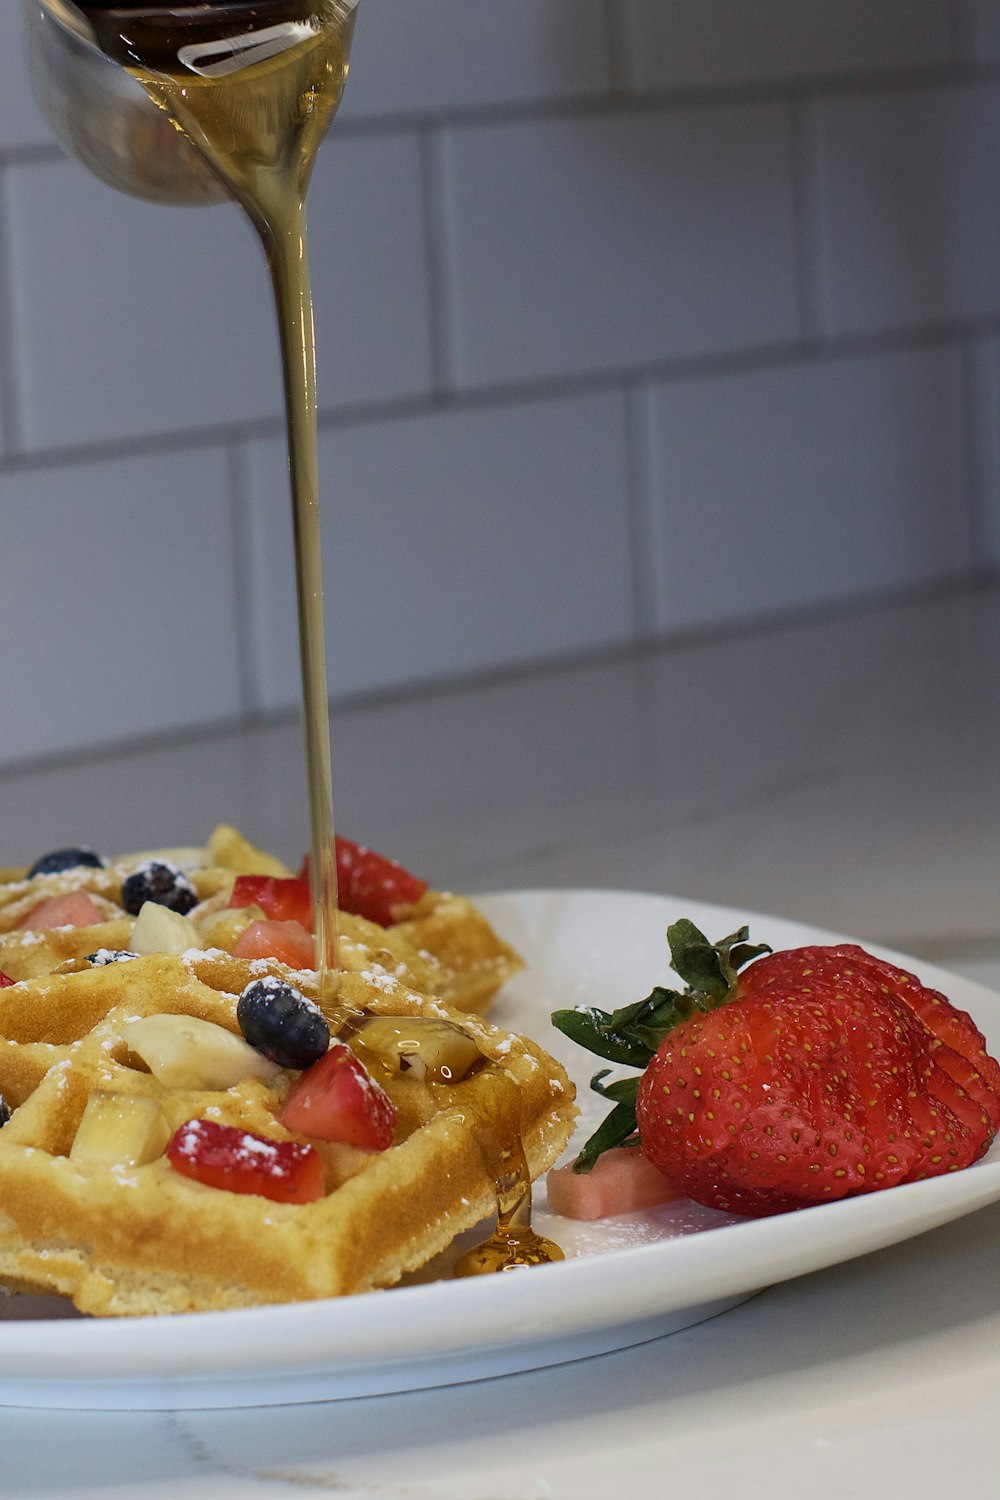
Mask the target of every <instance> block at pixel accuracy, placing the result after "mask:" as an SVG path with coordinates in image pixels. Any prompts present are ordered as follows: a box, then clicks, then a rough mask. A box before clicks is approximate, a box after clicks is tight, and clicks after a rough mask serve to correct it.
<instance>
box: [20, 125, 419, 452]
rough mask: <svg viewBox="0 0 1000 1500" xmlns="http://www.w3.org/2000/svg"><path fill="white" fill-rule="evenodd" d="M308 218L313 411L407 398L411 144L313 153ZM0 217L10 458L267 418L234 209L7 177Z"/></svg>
mask: <svg viewBox="0 0 1000 1500" xmlns="http://www.w3.org/2000/svg"><path fill="white" fill-rule="evenodd" d="M98 210H99V211H98ZM310 214H311V227H312V241H311V258H312V269H313V278H314V282H315V291H316V316H317V323H318V327H319V334H318V337H319V338H321V339H322V344H321V356H320V358H321V371H320V387H319V391H320V401H321V403H322V404H324V405H336V404H338V403H340V402H345V401H359V400H361V401H365V400H375V399H389V398H393V397H397V396H400V395H402V394H406V393H408V392H411V391H419V390H421V389H423V388H424V387H425V386H426V384H427V381H428V379H429V368H430V355H429V330H428V309H427V294H426V273H425V257H424V251H423V228H422V223H421V217H420V215H421V210H420V201H419V177H418V173H417V170H416V146H415V144H414V142H413V141H412V140H411V139H409V138H406V137H402V138H399V137H379V138H376V139H371V140H351V139H334V140H331V141H329V142H327V146H326V150H325V152H324V154H323V156H322V158H321V160H320V162H319V164H318V166H317V169H316V174H315V177H314V180H313V186H312V191H311V194H310ZM9 216H10V220H11V225H12V232H13V245H14V255H13V293H14V315H15V327H16V335H17V337H16V346H17V358H18V361H19V367H20V371H21V380H20V390H21V393H22V414H21V421H22V430H23V441H24V446H25V447H26V448H27V449H29V450H30V449H37V448H46V447H59V446H62V445H65V444H70V443H87V442H101V441H109V440H113V439H116V438H120V437H123V436H131V435H137V434H145V433H164V432H171V431H173V430H176V429H178V428H188V427H199V426H206V425H221V424H224V423H233V422H247V421H253V420H255V419H257V418H261V417H267V416H272V417H278V416H280V413H281V401H282V385H281V373H280V363H279V359H278V348H277V338H276V334H275V320H274V312H273V307H272V301H271V290H270V282H269V279H268V274H267V269H266V265H265V261H264V256H263V252H262V250H261V248H260V245H259V243H258V241H257V237H256V235H255V234H254V232H253V230H252V229H251V227H250V225H249V223H248V222H247V221H246V219H245V218H244V217H243V215H242V214H241V213H240V211H239V210H238V209H237V208H236V207H235V206H233V205H230V204H221V205H217V206H215V207H213V208H208V209H206V208H201V209H175V208H164V207H161V206H159V205H153V204H148V203H138V202H135V201H133V200H132V199H130V198H126V197H124V196H123V195H121V194H119V193H116V192H114V191H112V189H110V188H107V187H105V186H104V185H103V184H101V183H96V182H93V181H92V180H91V179H90V178H89V177H88V176H87V175H86V174H85V173H84V172H83V171H82V169H80V168H78V167H76V166H75V165H72V164H67V163H63V162H53V163H51V164H47V165H45V166H37V165H23V166H14V167H12V168H11V169H10V173H9Z"/></svg>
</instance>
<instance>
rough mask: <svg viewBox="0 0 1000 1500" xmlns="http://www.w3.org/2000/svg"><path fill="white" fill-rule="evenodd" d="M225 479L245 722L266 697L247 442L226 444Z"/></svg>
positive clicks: (238, 656)
mask: <svg viewBox="0 0 1000 1500" xmlns="http://www.w3.org/2000/svg"><path fill="white" fill-rule="evenodd" d="M226 480H227V486H228V498H229V530H230V537H231V543H232V557H231V559H230V568H231V573H232V579H233V589H234V602H235V626H236V659H237V662H238V664H239V694H240V702H241V704H242V706H243V715H244V717H245V719H247V720H250V719H252V718H253V717H254V716H255V715H257V714H259V713H260V711H261V706H262V704H263V697H264V695H263V684H262V681H261V663H260V651H259V649H258V646H259V642H258V638H257V629H256V626H255V624H254V619H255V613H254V612H255V608H256V605H257V603H258V602H259V601H258V592H257V589H256V588H255V587H254V551H255V549H254V541H255V527H256V517H255V514H254V507H253V504H252V497H251V485H250V464H249V455H248V453H247V447H246V443H245V442H242V441H238V440H234V441H231V442H230V443H228V444H227V447H226Z"/></svg>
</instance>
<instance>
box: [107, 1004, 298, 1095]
mask: <svg viewBox="0 0 1000 1500" xmlns="http://www.w3.org/2000/svg"><path fill="white" fill-rule="evenodd" d="M122 1040H123V1041H124V1043H125V1045H126V1046H127V1047H128V1049H129V1051H130V1052H133V1053H134V1054H135V1055H136V1057H140V1058H141V1059H142V1061H143V1062H144V1063H145V1064H146V1066H147V1068H148V1069H149V1071H150V1072H151V1073H152V1075H153V1077H154V1078H155V1079H156V1081H157V1083H162V1084H163V1086H164V1088H170V1089H229V1088H232V1087H233V1085H234V1084H237V1083H241V1082H242V1081H243V1079H244V1078H260V1079H263V1081H264V1082H265V1083H270V1082H272V1081H273V1080H274V1079H275V1078H276V1077H277V1076H278V1074H279V1073H280V1072H281V1069H280V1068H279V1067H278V1066H277V1064H276V1063H273V1062H269V1061H268V1059H267V1058H266V1057H264V1056H262V1055H261V1053H259V1052H257V1051H255V1049H254V1048H253V1047H251V1046H250V1044H249V1043H248V1042H245V1041H244V1040H243V1038H242V1037H239V1036H234V1035H233V1033H232V1032H231V1031H227V1030H226V1029H225V1027H224V1026H216V1025H215V1024H214V1022H212V1021H202V1020H199V1019H198V1017H197V1016H170V1015H162V1016H142V1017H140V1018H139V1020H137V1021H129V1022H127V1023H126V1025H125V1026H123V1027H122Z"/></svg>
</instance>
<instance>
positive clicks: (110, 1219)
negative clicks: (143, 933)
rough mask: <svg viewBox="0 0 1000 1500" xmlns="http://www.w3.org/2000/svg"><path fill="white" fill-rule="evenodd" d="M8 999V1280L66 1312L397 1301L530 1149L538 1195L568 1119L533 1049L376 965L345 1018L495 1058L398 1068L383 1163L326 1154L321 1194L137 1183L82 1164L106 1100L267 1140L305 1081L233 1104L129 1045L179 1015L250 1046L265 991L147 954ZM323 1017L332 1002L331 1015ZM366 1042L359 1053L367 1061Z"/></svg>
mask: <svg viewBox="0 0 1000 1500" xmlns="http://www.w3.org/2000/svg"><path fill="white" fill-rule="evenodd" d="M67 968H69V969H71V970H72V972H64V973H57V974H51V975H47V976H44V977H42V978H39V979H35V980H32V981H25V982H21V983H18V984H15V985H14V986H11V987H8V988H6V989H3V990H0V1093H2V1094H3V1095H4V1097H5V1099H6V1101H7V1104H8V1105H9V1106H10V1107H11V1108H12V1109H13V1113H12V1115H11V1118H10V1121H9V1123H8V1124H7V1125H6V1126H4V1127H3V1129H0V1282H2V1283H4V1284H6V1285H7V1286H8V1287H10V1288H12V1289H14V1290H25V1289H32V1290H39V1289H41V1290H45V1291H49V1292H55V1293H60V1294H63V1295H66V1296H70V1297H72V1298H73V1300H74V1301H75V1303H76V1304H77V1306H78V1307H79V1308H81V1309H82V1310H83V1311H86V1312H91V1313H96V1314H138V1313H165V1312H184V1311H192V1310H202V1309H216V1308H229V1307H242V1306H248V1305H254V1304H258V1303H264V1302H284V1301H294V1300H308V1299H312V1298H320V1297H334V1296H340V1295H344V1294H346V1293H352V1292H360V1291H365V1290H369V1289H372V1288H376V1287H383V1286H388V1285H391V1284H392V1283H393V1282H395V1281H396V1280H398V1278H399V1277H400V1276H401V1275H402V1274H404V1273H405V1272H407V1271H409V1270H411V1269H414V1268H416V1267H418V1266H420V1265H422V1264H423V1263H424V1262H425V1261H427V1260H428V1259H429V1258H431V1257H432V1256H434V1255H436V1254H437V1253H439V1252H440V1251H441V1250H443V1249H444V1248H445V1247H446V1246H447V1245H448V1244H449V1243H450V1242H451V1240H452V1239H453V1237H454V1236H455V1235H456V1234H458V1233H459V1232H460V1231H462V1230H464V1229H468V1228H471V1227H472V1226H473V1225H475V1224H477V1223H478V1222H479V1221H481V1220H482V1219H483V1218H485V1217H487V1216H488V1215H489V1214H490V1213H491V1211H492V1210H493V1209H494V1208H495V1206H496V1177H497V1173H498V1170H499V1168H498V1160H499V1156H500V1154H502V1153H503V1151H505V1150H506V1149H507V1148H508V1147H510V1146H511V1145H512V1144H514V1143H516V1140H517V1138H518V1135H520V1137H521V1139H522V1140H523V1145H524V1151H525V1155H526V1158H527V1162H528V1165H529V1168H530V1173H531V1176H532V1178H534V1177H537V1176H538V1175H539V1174H540V1173H542V1172H543V1171H545V1170H546V1169H547V1168H548V1167H549V1166H550V1165H551V1164H552V1163H553V1162H554V1160H555V1159H556V1157H557V1156H558V1155H559V1154H560V1152H561V1151H562V1149H563V1147H564V1146H565V1144H566V1142H567V1140H568V1138H569V1135H570V1133H571V1130H572V1125H573V1119H574V1116H575V1114H576V1110H575V1107H574V1104H573V1089H572V1085H571V1084H570V1083H569V1081H568V1079H567V1077H566V1074H565V1073H564V1072H563V1070H562V1068H561V1067H560V1066H559V1065H558V1064H557V1063H556V1062H555V1061H554V1060H553V1059H552V1058H550V1057H548V1056H547V1055H546V1054H545V1053H544V1052H543V1051H542V1050H541V1049H540V1048H538V1047H537V1046H535V1045H534V1044H533V1043H531V1042H529V1041H527V1040H525V1039H524V1038H521V1037H518V1036H512V1035H509V1034H507V1033H505V1032H503V1031H501V1030H499V1029H498V1028H496V1027H494V1026H491V1025H489V1024H487V1023H486V1022H484V1021H482V1020H481V1019H479V1018H478V1017H470V1016H467V1015H460V1014H459V1013H457V1012H455V1011H454V1010H452V1009H451V1008H450V1007H449V1006H447V1005H445V1004H443V1002H441V1001H440V1000H434V999H431V998H429V997H428V996H426V995H418V994H417V993H415V992H414V991H412V990H410V989H408V988H407V987H406V986H404V985H403V984H402V983H400V982H399V981H398V980H397V979H395V978H394V977H392V976H391V975H390V974H389V973H387V972H386V971H385V970H383V969H381V968H380V967H379V966H378V965H377V964H376V963H375V962H374V961H373V959H372V957H371V955H369V961H368V964H367V966H366V967H365V968H364V969H362V970H361V971H360V972H356V973H343V974H341V975H339V976H338V980H337V983H338V991H337V994H336V1002H337V1004H338V1005H342V1006H344V1007H346V1008H347V1009H349V1010H350V1011H352V1012H364V1013H366V1014H370V1015H374V1016H397V1017H405V1018H414V1017H422V1018H426V1019H428V1020H445V1021H451V1022H454V1023H458V1024H460V1026H461V1027H462V1029H463V1030H464V1031H465V1032H466V1033H467V1034H468V1035H471V1037H472V1038H473V1039H474V1041H475V1043H476V1044H477V1046H478V1048H479V1050H480V1052H481V1053H482V1054H483V1057H484V1059H485V1061H484V1062H483V1064H482V1066H480V1067H479V1068H478V1071H476V1070H473V1071H472V1072H471V1073H470V1075H469V1076H468V1077H467V1078H465V1079H463V1080H462V1081H461V1082H458V1083H456V1084H450V1085H446V1084H443V1083H431V1082H428V1081H426V1079H421V1078H419V1077H416V1076H413V1074H412V1073H401V1072H397V1071H395V1070H389V1069H388V1064H387V1065H386V1068H387V1071H386V1074H385V1076H382V1071H381V1070H379V1081H380V1082H381V1083H382V1084H383V1087H384V1088H385V1089H386V1091H387V1093H388V1094H389V1095H390V1097H391V1099H392V1101H393V1104H394V1106H395V1109H396V1114H397V1128H396V1135H395V1138H394V1143H393V1144H392V1145H391V1146H390V1147H389V1148H388V1149H387V1150H385V1151H382V1152H371V1153H370V1152H364V1151H359V1150H356V1149H354V1148H351V1147H347V1146H336V1145H325V1144H322V1143H316V1145H317V1148H318V1149H319V1150H320V1152H321V1154H322V1156H323V1158H324V1161H325V1164H326V1174H327V1192H326V1196H325V1197H322V1198H320V1199H318V1200H317V1201H315V1202H313V1203H308V1204H302V1205H290V1204H282V1203H275V1202H272V1201H270V1200H269V1199H267V1198H264V1197H259V1196H256V1195H253V1194H237V1193H232V1192H228V1191H225V1190H223V1189H218V1188H211V1187H206V1186H203V1185H201V1184H200V1183H197V1182H193V1181H191V1180H190V1179H188V1178H187V1177H184V1176H182V1175H180V1174H179V1173H177V1172H176V1171H175V1170H174V1169H173V1167H171V1165H170V1164H169V1162H168V1161H167V1160H166V1158H165V1157H163V1156H162V1155H160V1156H157V1157H156V1159H154V1160H152V1161H150V1162H149V1163H148V1164H147V1165H142V1166H117V1165H112V1166H108V1165H106V1164H95V1163H94V1162H92V1161H90V1162H88V1161H78V1160H74V1159H72V1158H71V1157H70V1155H69V1152H70V1150H71V1147H72V1146H73V1142H74V1138H75V1136H76V1132H77V1128H78V1125H79V1122H80V1120H81V1117H82V1115H83V1111H84V1109H85V1106H86V1105H87V1101H88V1099H89V1098H90V1097H91V1095H92V1094H93V1093H94V1092H95V1091H103V1092H105V1093H110V1094H113V1095H116V1096H132V1095H138V1096H142V1097H144V1098H152V1099H154V1100H155V1101H156V1103H157V1104H158V1106H159V1109H160V1111H161V1113H162V1116H163V1119H164V1121H165V1123H166V1126H167V1127H168V1128H169V1130H171V1131H172V1130H174V1129H176V1128H178V1127H179V1126H180V1125H182V1124H184V1123H185V1122H187V1121H188V1120H190V1119H192V1118H208V1119H214V1120H216V1121H218V1122H219V1123H222V1124H228V1125H233V1126H237V1127H239V1128H241V1129H245V1130H248V1131H252V1132H254V1133H255V1134H257V1135H261V1136H265V1137H268V1138H270V1139H272V1140H288V1139H297V1140H300V1141H301V1140H305V1139H308V1138H306V1137H302V1136H290V1134H289V1131H288V1130H287V1129H286V1128H285V1127H284V1126H283V1125H282V1124H281V1123H280V1122H279V1120H278V1119H277V1113H278V1111H279V1110H280V1107H281V1104H282V1102H283V1100H284V1098H285V1096H286V1094H287V1091H288V1089H289V1087H290V1084H291V1081H292V1080H293V1079H294V1078H295V1077H297V1076H298V1075H297V1074H294V1073H290V1072H287V1071H284V1070H281V1071H279V1072H278V1074H277V1076H276V1077H275V1078H273V1079H271V1080H270V1081H265V1080H261V1079H256V1078H245V1079H243V1080H242V1081H240V1082H237V1083H235V1084H234V1085H233V1086H231V1087H228V1088H225V1089H205V1088H200V1089H198V1088H192V1087H187V1086H184V1083H183V1081H181V1083H180V1086H174V1087H166V1086H165V1085H164V1084H163V1083H160V1082H158V1081H157V1080H156V1079H155V1078H154V1077H153V1075H152V1074H151V1073H150V1072H148V1071H146V1070H145V1066H144V1064H142V1063H141V1061H140V1060H139V1059H138V1058H136V1057H135V1056H134V1055H133V1054H132V1053H131V1052H130V1048H129V1043H128V1040H127V1028H128V1026H129V1024H130V1023H131V1022H133V1021H134V1020H135V1018H137V1017H146V1016H153V1015H164V1014H173V1015H183V1016H191V1017H196V1018H198V1019H200V1020H202V1021H211V1022H214V1023H216V1024H217V1025H218V1026H221V1027H223V1028H224V1029H225V1030H226V1031H228V1032H231V1033H234V1034H237V1035H238V1034H239V1027H238V1024H237V1020H236V1001H237V995H238V994H239V993H240V992H241V991H242V989H243V988H244V986H245V985H246V984H247V983H249V982H250V980H251V979H253V978H258V977H260V976H261V975H264V974H273V975H275V976H278V977H282V978H285V979H287V980H290V981H291V982H293V983H294V984H296V986H297V987H298V988H299V989H300V990H301V991H302V992H303V993H305V994H307V995H309V994H310V993H311V990H310V984H309V980H308V978H307V977H306V976H303V975H301V974H295V973H292V972H291V971H289V970H287V969H285V968H283V966H282V965H280V964H278V963H275V962H272V961H260V960H256V961H252V962H246V961H242V960H239V959H235V958H233V957H231V956H230V955H227V954H223V953H220V952H215V953H206V954H198V953H190V954H185V955H183V956H174V955H162V954H160V955H157V954H154V955H150V956H148V957H142V958H136V959H130V960H125V961H122V962H117V963H110V964H106V965H103V966H99V967H97V966H93V965H91V964H89V963H84V962H76V963H71V964H69V965H67ZM325 1003H328V1002H325ZM363 1036H364V1031H363V1030H362V1031H361V1032H360V1033H358V1035H356V1036H355V1039H354V1042H353V1043H352V1045H355V1047H356V1048H358V1049H359V1053H360V1052H362V1051H363V1043H361V1042H360V1041H359V1037H360V1038H363Z"/></svg>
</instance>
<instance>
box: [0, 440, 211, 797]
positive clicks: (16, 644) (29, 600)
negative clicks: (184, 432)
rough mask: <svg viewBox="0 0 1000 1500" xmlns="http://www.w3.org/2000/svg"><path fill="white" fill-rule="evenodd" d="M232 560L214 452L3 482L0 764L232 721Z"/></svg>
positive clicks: (2, 477) (0, 477)
mask: <svg viewBox="0 0 1000 1500" xmlns="http://www.w3.org/2000/svg"><path fill="white" fill-rule="evenodd" d="M232 555H233V552H232V535H231V523H230V504H229V494H228V480H227V466H226V463H225V461H224V457H223V455H221V454H220V453H218V452H215V451H213V450H205V451H202V452H192V453H175V454H166V455H162V456H159V457H147V458H141V459H139V458H137V459H120V460H118V461H116V462H113V463H94V464H80V465H74V466H68V467H64V468H56V469H52V470H34V471H31V472H24V473H19V474H11V473H8V474H0V642H2V643H3V645H2V649H0V702H3V703H4V704H5V705H6V708H5V712H4V716H3V729H2V732H0V761H9V760H18V759H22V758H24V757H28V756H32V755H36V754H42V753H47V752H51V751H57V750H66V749H70V748H72V747H75V746H86V745H97V744H107V743H110V742H113V741H115V740H121V739H125V738H127V737H129V736H134V735H147V734H154V733H159V732H164V731H167V730H170V729H171V728H174V727H176V726H177V725H186V724H197V723H199V722H211V721H219V720H224V719H226V718H230V717H232V716H234V715H235V714H237V713H238V712H239V711H240V707H241V704H240V691H239V651H238V641H237V637H236V614H235V603H234V601H235V579H234V576H233V569H232ZM149 794H150V796H151V797H155V795H156V788H155V786H151V787H150V793H149Z"/></svg>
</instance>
